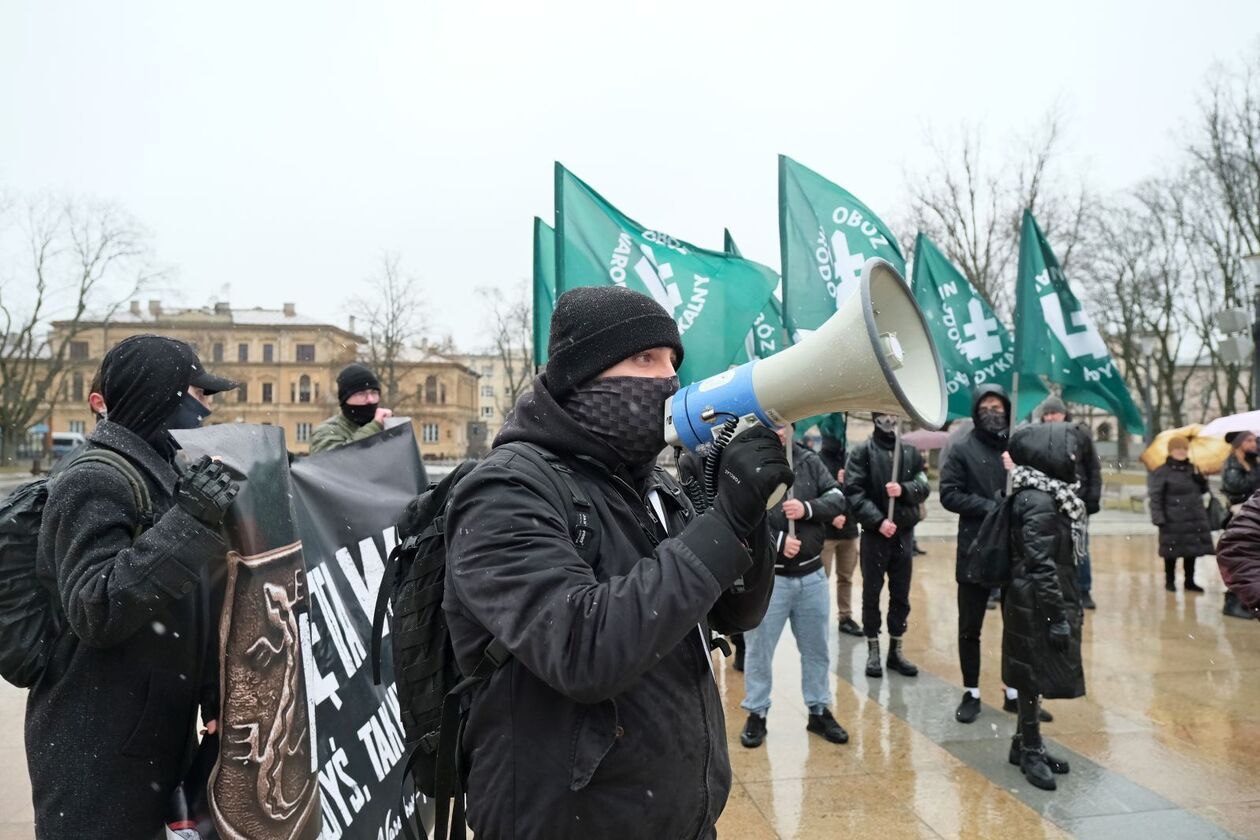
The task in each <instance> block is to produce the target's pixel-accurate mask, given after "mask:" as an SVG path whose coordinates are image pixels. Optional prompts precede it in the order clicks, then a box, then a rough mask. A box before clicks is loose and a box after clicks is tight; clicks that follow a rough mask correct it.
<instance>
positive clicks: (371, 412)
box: [311, 362, 394, 455]
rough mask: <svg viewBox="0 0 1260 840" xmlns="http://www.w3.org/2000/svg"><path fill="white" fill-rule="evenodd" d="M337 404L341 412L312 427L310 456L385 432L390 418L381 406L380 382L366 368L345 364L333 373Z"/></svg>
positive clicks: (365, 366)
mask: <svg viewBox="0 0 1260 840" xmlns="http://www.w3.org/2000/svg"><path fill="white" fill-rule="evenodd" d="M337 402H339V403H341V411H340V413H338V414H334V415H333V416H332V417H329V418H328V419H327V420H325V421H324V422H323V423H320V424H319V426H317V427H316V428H315V432H314V434H312V435H311V454H312V455H314V454H315V453H317V452H327V451H328V450H330V449H337V448H338V447H341V446H345V445H346V444H348V443H354V442H355V441H356V440H363V439H364V438H367V437H371V436H372V435H375V434H379V433H380V432H382V431H384V430H385V421H386V420H388V419H389V418H390V417H393V416H394V413H393V412H392V411H390V410H389V409H388V408H382V407H381V380H380V379H378V378H377V376H376V374H375V373H373V372H372V369H371V368H369V367H368V366H367V365H361V364H359V363H357V362H356V363H354V364H352V365H347V366H346V367H345V368H344V369H343V370H342V371H341V373H339V374H337Z"/></svg>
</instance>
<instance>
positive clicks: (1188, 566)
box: [1164, 557, 1199, 583]
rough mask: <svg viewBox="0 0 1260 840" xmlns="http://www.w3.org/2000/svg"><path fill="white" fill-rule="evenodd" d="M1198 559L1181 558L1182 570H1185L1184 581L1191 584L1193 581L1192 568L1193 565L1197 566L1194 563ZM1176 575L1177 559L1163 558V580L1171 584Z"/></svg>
mask: <svg viewBox="0 0 1260 840" xmlns="http://www.w3.org/2000/svg"><path fill="white" fill-rule="evenodd" d="M1198 559H1199V558H1198V557H1182V558H1181V565H1182V568H1183V569H1184V570H1185V573H1186V580H1188V581H1191V582H1193V581H1194V567H1195V565H1197V563H1196V561H1197V560H1198ZM1176 574H1177V558H1176V557H1165V558H1164V579H1165V580H1167V581H1168V582H1169V583H1172V582H1173V580H1174V579H1175V578H1176Z"/></svg>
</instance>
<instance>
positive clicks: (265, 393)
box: [262, 382, 276, 403]
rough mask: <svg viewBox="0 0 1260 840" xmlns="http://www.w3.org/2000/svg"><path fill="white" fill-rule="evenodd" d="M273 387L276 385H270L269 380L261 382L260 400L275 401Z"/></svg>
mask: <svg viewBox="0 0 1260 840" xmlns="http://www.w3.org/2000/svg"><path fill="white" fill-rule="evenodd" d="M275 387H276V386H275V385H272V384H271V383H270V382H264V383H263V384H262V401H263V402H265V403H269V402H274V401H275V396H276V395H275Z"/></svg>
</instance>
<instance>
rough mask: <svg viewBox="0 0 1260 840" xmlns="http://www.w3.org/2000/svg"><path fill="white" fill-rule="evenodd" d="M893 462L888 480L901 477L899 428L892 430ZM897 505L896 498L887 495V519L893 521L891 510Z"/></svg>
mask: <svg viewBox="0 0 1260 840" xmlns="http://www.w3.org/2000/svg"><path fill="white" fill-rule="evenodd" d="M893 435H894V437H893V462H892V472H891V473H889V476H888V480H889V481H896V480H897V479H899V478H900V477H901V430H900V429H898V430H897V431H895V432H893ZM896 507H897V500H896V499H894V498H893V497H892V496H889V497H888V521H889V522H892V521H893V511H894V510H895V509H896Z"/></svg>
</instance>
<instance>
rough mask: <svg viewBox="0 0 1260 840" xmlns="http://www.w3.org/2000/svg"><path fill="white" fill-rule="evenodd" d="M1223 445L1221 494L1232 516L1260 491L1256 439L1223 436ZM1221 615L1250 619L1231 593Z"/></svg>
mask: <svg viewBox="0 0 1260 840" xmlns="http://www.w3.org/2000/svg"><path fill="white" fill-rule="evenodd" d="M1225 442H1226V443H1228V444H1229V445H1230V453H1229V457H1227V458H1226V459H1225V468H1224V469H1223V470H1222V472H1221V491H1222V492H1223V493H1224V494H1225V499H1226V501H1228V502H1229V511H1230V514H1231V515H1232V514H1236V513H1237V512H1238V511H1239V510H1240V509H1241V508H1242V506H1243V503H1244V502H1246V501H1247V500H1248V499H1250V498H1251V497H1252V496H1253V495H1254V494H1255V492H1256V491H1257V490H1260V465H1258V464H1257V455H1256V436H1255V435H1254V434H1253V433H1251V432H1230V433H1229V434H1227V435H1225ZM1223 612H1224V613H1225V615H1227V616H1229V617H1230V618H1242V619H1250V618H1251V613H1250V612H1249V611H1248V610H1246V609H1245V608H1243V607H1242V606H1241V605H1240V604H1239V603H1238V596H1237V595H1236V594H1235V593H1234V592H1233V591H1232V590H1231V591H1226V593H1225V609H1224V610H1223Z"/></svg>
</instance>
